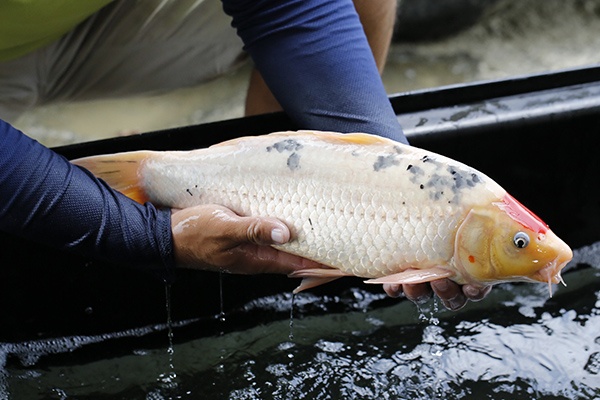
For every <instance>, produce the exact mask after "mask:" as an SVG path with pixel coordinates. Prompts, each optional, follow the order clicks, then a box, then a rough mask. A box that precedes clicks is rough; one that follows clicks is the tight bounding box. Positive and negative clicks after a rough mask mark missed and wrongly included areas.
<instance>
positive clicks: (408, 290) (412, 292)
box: [402, 283, 433, 304]
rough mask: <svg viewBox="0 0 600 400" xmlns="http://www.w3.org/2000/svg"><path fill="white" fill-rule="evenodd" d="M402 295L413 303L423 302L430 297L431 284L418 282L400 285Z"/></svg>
mask: <svg viewBox="0 0 600 400" xmlns="http://www.w3.org/2000/svg"><path fill="white" fill-rule="evenodd" d="M402 286H403V290H404V295H405V296H406V298H407V299H409V300H410V301H412V302H413V303H415V304H423V303H426V302H427V301H429V299H431V296H432V294H433V292H432V290H431V286H430V285H429V284H427V283H419V284H416V285H402Z"/></svg>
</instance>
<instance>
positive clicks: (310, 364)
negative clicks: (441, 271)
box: [0, 243, 600, 399]
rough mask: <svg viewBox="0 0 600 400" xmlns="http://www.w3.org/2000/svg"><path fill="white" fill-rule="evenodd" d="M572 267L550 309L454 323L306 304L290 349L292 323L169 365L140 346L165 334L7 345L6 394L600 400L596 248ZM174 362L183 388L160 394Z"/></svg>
mask: <svg viewBox="0 0 600 400" xmlns="http://www.w3.org/2000/svg"><path fill="white" fill-rule="evenodd" d="M573 265H577V267H576V268H571V269H572V270H571V271H568V272H567V273H566V274H565V280H566V281H567V284H568V285H569V286H568V287H567V288H564V287H560V288H558V290H557V292H556V294H555V296H554V297H553V298H552V299H548V294H547V290H546V289H547V288H546V287H545V286H544V285H531V284H522V285H503V286H499V287H497V288H495V289H494V290H493V291H492V294H491V295H490V296H489V297H488V298H487V299H486V300H484V301H483V302H480V303H475V304H471V305H469V306H468V307H467V308H466V309H465V310H462V311H461V312H459V313H452V312H448V311H442V310H436V309H435V306H436V305H435V304H431V305H430V306H429V307H430V308H425V309H421V310H417V309H416V307H415V306H414V305H412V304H410V303H409V302H406V301H404V302H389V301H388V300H386V299H385V296H383V295H373V294H370V293H368V292H364V291H362V290H360V289H354V290H352V291H351V292H349V293H348V295H347V296H346V297H343V298H342V297H340V298H331V299H329V298H327V299H323V298H319V297H317V296H314V295H311V294H300V295H298V296H296V298H295V308H294V325H293V339H291V338H290V324H289V322H290V321H289V319H288V318H286V317H285V316H284V317H281V318H278V319H277V320H274V321H271V322H267V323H262V324H258V325H257V326H254V327H251V328H249V329H244V330H241V331H235V330H232V329H229V330H227V331H225V332H223V333H222V334H216V335H214V336H210V337H201V338H198V337H197V338H195V339H192V340H188V341H185V342H184V343H176V344H175V346H174V353H173V354H172V357H173V358H172V359H171V358H170V357H171V355H170V354H167V352H166V350H165V349H164V348H161V349H143V348H139V347H138V346H137V345H136V343H137V342H136V340H135V337H136V335H138V336H142V335H145V334H147V333H149V332H150V331H152V330H155V329H164V328H165V327H153V328H144V329H140V330H139V331H137V330H136V331H131V332H122V333H119V334H113V335H106V336H105V337H94V338H90V337H88V338H62V339H56V340H54V341H52V342H40V343H29V344H4V345H2V347H1V354H0V356H1V357H2V358H0V362H1V363H2V365H4V368H3V369H2V371H1V374H2V375H1V376H0V379H1V381H2V386H0V390H2V392H3V393H2V394H4V395H10V396H11V397H12V398H28V399H35V398H71V397H76V398H78V399H109V398H110V399H114V398H121V399H167V398H205V399H212V398H214V399H222V398H235V399H260V398H281V399H287V398H294V399H303V398H306V399H313V398H322V399H325V398H332V399H338V398H373V399H388V398H389V399H431V398H439V399H463V398H466V399H469V398H472V399H483V398H510V399H531V398H545V399H580V398H590V399H593V398H598V397H599V396H600V390H599V389H597V388H598V387H600V279H599V275H600V243H597V244H595V245H593V246H589V247H586V248H584V249H580V250H578V251H576V254H575V261H574V263H573ZM290 303H291V296H288V295H281V296H276V297H274V298H265V299H259V300H257V301H255V302H253V303H251V304H248V305H247V306H246V308H245V311H246V312H249V313H250V312H253V311H256V310H259V311H262V312H278V313H279V314H277V315H287V316H289V307H290ZM382 304H384V305H382ZM340 305H343V306H344V307H343V308H344V309H345V311H343V312H340ZM319 307H326V308H328V309H329V310H335V312H330V313H324V312H318V313H317V312H314V310H315V308H319ZM321 311H323V310H321ZM232 318H233V317H229V318H228V321H229V320H231V319H232ZM194 323H197V322H194V321H188V324H194ZM165 334H166V330H165ZM122 337H133V339H132V340H129V341H128V342H127V347H126V348H125V349H120V351H118V352H115V354H112V353H106V352H102V353H101V354H102V357H91V358H90V357H84V360H80V359H79V358H80V357H78V354H79V352H80V351H82V349H84V348H85V347H86V346H91V345H94V344H95V345H99V344H100V345H101V344H103V343H109V342H111V341H115V340H117V339H118V338H122ZM175 339H177V332H175ZM59 356H60V357H59ZM171 362H172V363H173V368H174V369H173V370H172V373H173V376H175V374H176V382H173V383H176V384H173V385H165V384H164V382H162V381H161V380H160V377H161V374H164V373H165V371H169V370H170V366H169V363H171Z"/></svg>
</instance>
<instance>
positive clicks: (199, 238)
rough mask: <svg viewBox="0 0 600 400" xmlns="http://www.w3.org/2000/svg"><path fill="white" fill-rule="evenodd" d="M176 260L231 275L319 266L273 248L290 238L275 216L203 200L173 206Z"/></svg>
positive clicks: (319, 265) (172, 220)
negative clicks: (247, 214)
mask: <svg viewBox="0 0 600 400" xmlns="http://www.w3.org/2000/svg"><path fill="white" fill-rule="evenodd" d="M171 226H172V231H173V244H174V249H175V260H176V262H177V264H178V265H179V266H181V267H186V268H195V269H206V270H214V271H223V272H228V273H234V274H259V273H279V274H286V275H287V274H290V273H292V272H294V271H297V270H300V269H305V268H324V266H323V265H321V264H319V263H317V262H315V261H310V260H308V259H306V258H302V257H299V256H296V255H292V254H289V253H285V252H283V251H280V250H277V249H275V248H273V247H271V245H282V244H284V243H287V242H288V241H289V240H290V231H289V229H288V227H287V226H286V225H285V224H284V223H283V222H281V221H279V220H277V219H275V218H268V217H241V216H239V215H237V214H236V213H234V212H233V211H231V210H230V209H228V208H225V207H222V206H218V205H213V204H206V205H199V206H193V207H189V208H184V209H181V210H173V214H172V216H171Z"/></svg>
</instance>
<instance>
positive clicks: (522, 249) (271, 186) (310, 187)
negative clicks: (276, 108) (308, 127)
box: [74, 131, 572, 295]
mask: <svg viewBox="0 0 600 400" xmlns="http://www.w3.org/2000/svg"><path fill="white" fill-rule="evenodd" d="M74 163H75V164H78V165H80V166H83V167H85V168H87V169H89V170H90V171H91V172H92V173H94V174H95V175H97V176H98V177H100V178H102V179H104V180H105V181H106V182H107V183H108V184H109V185H111V186H112V187H113V188H115V189H116V190H119V191H121V192H123V193H124V194H126V195H128V196H129V197H131V198H133V199H135V200H137V201H140V202H144V201H150V202H152V203H154V204H156V205H158V206H167V207H175V208H185V207H190V206H194V205H198V204H219V205H222V206H225V207H228V208H230V209H232V210H234V211H235V212H236V213H238V214H240V215H261V216H270V217H276V218H279V219H281V220H282V221H284V222H285V223H286V224H287V225H288V226H289V227H290V230H291V232H292V237H293V240H291V241H290V242H289V243H286V244H284V245H281V246H277V247H278V248H280V249H281V250H283V251H285V252H288V253H292V254H296V255H299V256H302V257H305V258H308V259H311V260H314V261H317V262H319V263H321V264H324V265H326V266H329V267H330V268H322V269H307V270H301V271H297V272H295V273H294V274H292V276H295V277H302V278H304V279H303V282H302V284H301V285H300V286H299V287H298V289H296V291H300V290H304V289H306V288H310V287H314V286H317V285H320V284H322V283H326V282H329V281H331V280H333V279H336V278H339V277H342V276H358V277H363V278H370V279H369V280H367V281H366V282H367V283H378V284H383V283H393V284H404V283H421V282H429V281H433V280H436V279H442V278H450V279H452V280H453V281H455V282H457V283H459V284H467V283H468V284H472V285H490V284H494V283H499V282H508V281H530V282H543V283H547V284H548V286H549V290H550V295H552V289H551V284H552V283H559V282H563V281H562V278H561V276H560V271H561V269H562V268H563V267H564V266H565V265H566V264H567V263H568V262H569V261H570V260H571V258H572V251H571V249H570V248H569V246H567V245H566V244H565V243H564V242H563V241H562V240H561V239H559V238H558V237H557V236H556V235H555V234H554V233H553V232H552V231H551V230H550V229H549V228H548V226H547V225H546V224H545V223H544V222H542V221H541V220H540V219H539V218H538V217H536V216H535V215H534V214H533V213H532V212H530V211H529V210H528V209H527V208H525V207H524V206H523V205H521V204H520V203H519V202H518V201H517V200H515V199H514V198H513V197H512V196H510V195H509V194H508V193H507V192H506V191H505V190H504V189H502V188H501V187H500V186H499V185H498V184H497V183H495V182H494V181H492V180H491V179H490V178H488V177H487V176H485V175H484V174H482V173H481V172H479V171H477V170H475V169H473V168H470V167H468V166H466V165H464V164H461V163H459V162H457V161H454V160H451V159H449V158H446V157H443V156H440V155H438V154H434V153H432V152H429V151H425V150H422V149H419V148H416V147H412V146H407V145H403V144H400V143H397V142H394V141H392V140H389V139H385V138H381V137H378V136H374V135H368V134H362V133H354V134H338V133H331V132H308V131H299V132H281V133H273V134H270V135H264V136H257V137H244V138H240V139H235V140H231V141H227V142H223V143H220V144H217V145H215V146H212V147H209V148H207V149H200V150H194V151H183V152H181V151H176V152H175V151H173V152H171V151H169V152H152V151H138V152H130V153H120V154H114V155H103V156H95V157H88V158H84V159H80V160H77V161H75V162H74ZM563 283H564V282H563Z"/></svg>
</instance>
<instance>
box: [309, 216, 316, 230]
mask: <svg viewBox="0 0 600 400" xmlns="http://www.w3.org/2000/svg"><path fill="white" fill-rule="evenodd" d="M308 223H309V224H310V230H311V231H314V230H315V228H314V227H313V224H312V221H311V220H310V218H309V219H308Z"/></svg>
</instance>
